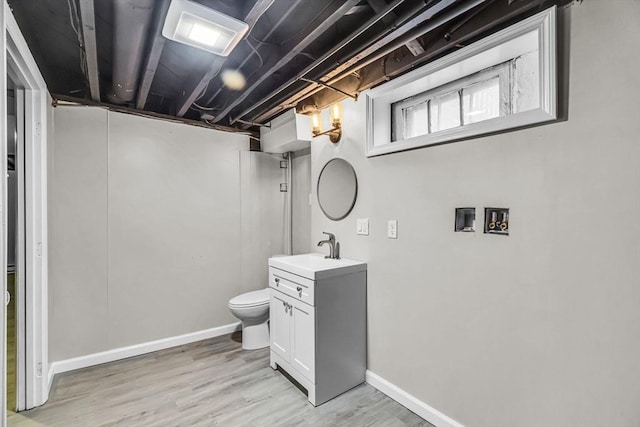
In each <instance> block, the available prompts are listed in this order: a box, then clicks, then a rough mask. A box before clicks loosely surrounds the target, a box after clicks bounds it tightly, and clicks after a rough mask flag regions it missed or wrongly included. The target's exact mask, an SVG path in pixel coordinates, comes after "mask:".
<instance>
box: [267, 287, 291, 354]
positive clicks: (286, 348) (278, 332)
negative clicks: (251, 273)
mask: <svg viewBox="0 0 640 427" xmlns="http://www.w3.org/2000/svg"><path fill="white" fill-rule="evenodd" d="M286 299H288V298H287V297H285V296H284V295H282V294H281V293H280V292H278V291H274V290H273V289H272V290H271V306H270V307H269V308H270V313H269V317H270V319H269V322H270V325H269V326H270V328H269V329H271V334H270V335H271V350H272V351H273V352H275V353H276V354H278V355H279V356H280V357H282V358H284V359H285V360H287V361H288V360H289V354H290V353H291V351H290V349H291V332H290V330H289V324H290V322H291V320H290V318H291V317H292V316H291V314H290V309H289V307H290V306H291V305H290V304H289V303H288V301H286Z"/></svg>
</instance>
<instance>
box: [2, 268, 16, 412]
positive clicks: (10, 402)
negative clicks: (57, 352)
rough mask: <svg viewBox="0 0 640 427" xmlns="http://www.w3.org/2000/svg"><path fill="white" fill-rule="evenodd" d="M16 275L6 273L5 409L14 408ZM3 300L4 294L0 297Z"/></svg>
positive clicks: (11, 409)
mask: <svg viewBox="0 0 640 427" xmlns="http://www.w3.org/2000/svg"><path fill="white" fill-rule="evenodd" d="M15 279H16V275H15V273H14V272H10V273H8V274H7V291H8V292H9V294H10V295H11V300H10V301H9V304H8V305H7V335H6V336H7V358H6V361H7V409H8V410H9V411H13V410H15V409H16V356H17V354H16V353H17V351H18V350H17V346H16V280H15ZM2 299H3V300H4V296H3V298H2Z"/></svg>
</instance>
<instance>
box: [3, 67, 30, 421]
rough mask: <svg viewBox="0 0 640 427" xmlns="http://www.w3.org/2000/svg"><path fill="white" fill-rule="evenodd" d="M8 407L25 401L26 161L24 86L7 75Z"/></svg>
mask: <svg viewBox="0 0 640 427" xmlns="http://www.w3.org/2000/svg"><path fill="white" fill-rule="evenodd" d="M6 111H7V122H6V123H7V138H6V144H7V146H6V151H5V152H6V153H7V159H6V162H7V163H6V165H7V246H6V247H7V257H6V264H7V266H6V267H7V270H6V271H7V292H6V294H5V304H6V310H7V311H6V313H7V317H6V323H5V324H6V337H7V338H6V339H7V345H6V359H5V360H6V383H5V386H6V390H7V400H6V404H7V410H9V411H16V410H18V409H23V408H24V406H25V405H24V403H25V386H26V383H25V362H26V360H25V354H26V352H25V342H26V340H25V338H26V337H25V333H24V332H25V329H26V328H25V308H26V307H25V298H24V296H25V283H26V281H25V274H26V268H25V252H24V251H25V228H24V225H25V217H24V214H25V203H24V200H25V193H24V188H25V186H24V182H25V173H24V172H25V167H24V165H25V161H24V88H22V87H19V86H18V85H16V83H15V81H14V80H13V79H11V77H10V76H9V77H8V78H7V110H6Z"/></svg>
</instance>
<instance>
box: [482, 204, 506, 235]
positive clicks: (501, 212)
mask: <svg viewBox="0 0 640 427" xmlns="http://www.w3.org/2000/svg"><path fill="white" fill-rule="evenodd" d="M484 232H485V233H486V234H502V235H505V236H508V235H509V209H508V208H484Z"/></svg>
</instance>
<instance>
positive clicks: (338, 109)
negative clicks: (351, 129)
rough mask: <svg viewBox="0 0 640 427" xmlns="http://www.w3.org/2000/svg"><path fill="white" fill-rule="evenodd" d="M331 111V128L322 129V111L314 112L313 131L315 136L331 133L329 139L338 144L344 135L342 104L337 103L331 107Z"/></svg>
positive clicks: (312, 119) (312, 118)
mask: <svg viewBox="0 0 640 427" xmlns="http://www.w3.org/2000/svg"><path fill="white" fill-rule="evenodd" d="M329 111H330V112H331V126H333V127H332V128H331V129H329V130H327V131H324V132H323V131H322V114H320V112H319V111H318V112H316V113H313V115H312V116H311V131H312V132H313V136H320V135H329V140H330V141H331V142H333V143H334V144H336V143H337V142H339V141H340V138H341V137H342V105H340V104H339V103H335V104H333V105H332V106H331V107H330V110H329Z"/></svg>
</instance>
